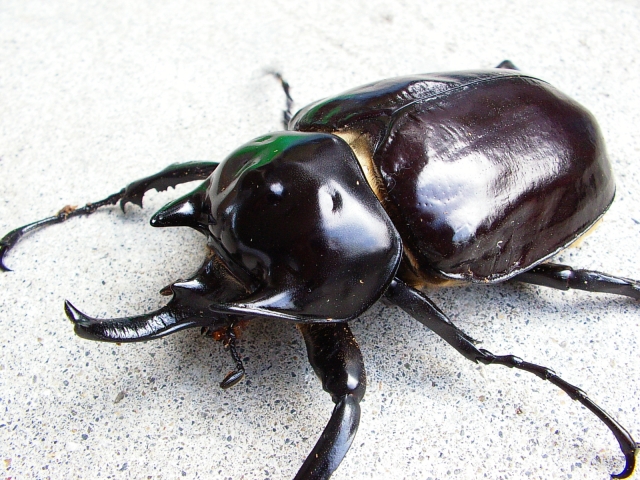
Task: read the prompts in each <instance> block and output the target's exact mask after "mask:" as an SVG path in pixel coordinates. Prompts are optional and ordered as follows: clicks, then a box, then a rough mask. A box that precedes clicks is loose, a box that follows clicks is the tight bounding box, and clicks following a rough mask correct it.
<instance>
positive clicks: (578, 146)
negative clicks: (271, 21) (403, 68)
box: [0, 61, 640, 479]
mask: <svg viewBox="0 0 640 480" xmlns="http://www.w3.org/2000/svg"><path fill="white" fill-rule="evenodd" d="M276 76H278V78H279V79H280V80H281V82H282V85H283V87H284V89H285V93H286V94H287V98H288V100H289V102H288V103H289V105H290V100H291V98H290V96H289V87H288V85H287V84H286V82H284V80H283V79H282V77H281V76H279V74H276ZM285 123H286V124H287V125H286V126H287V131H284V132H275V133H271V134H268V135H265V136H263V137H260V138H257V139H255V140H253V141H251V142H249V143H247V144H245V145H244V146H242V147H240V148H239V149H238V150H236V151H235V152H233V153H232V154H231V155H229V156H228V157H227V158H226V159H225V160H223V161H222V162H220V163H216V162H190V163H183V164H174V165H171V166H170V167H167V168H166V169H164V170H162V171H161V172H159V173H157V174H155V175H152V176H150V177H147V178H144V179H141V180H138V181H136V182H133V183H131V184H130V185H128V186H127V187H126V188H124V189H122V190H121V191H120V192H118V193H116V194H114V195H111V196H110V197H108V198H106V199H104V200H101V201H99V202H94V203H90V204H87V205H86V206H85V207H82V208H78V209H70V208H67V209H63V210H62V211H60V212H59V213H58V214H57V215H55V216H53V217H50V218H46V219H44V220H40V221H38V222H34V223H32V224H28V225H26V226H24V227H21V228H18V229H16V230H13V231H11V232H9V233H8V234H7V235H6V236H5V237H4V238H3V239H2V240H0V267H2V269H3V270H8V269H7V268H6V267H5V264H4V260H5V257H6V254H7V252H8V251H9V250H10V249H11V248H12V247H13V246H14V245H15V244H16V242H17V241H18V240H19V239H20V237H22V236H23V235H24V234H25V233H28V232H30V231H33V230H36V229H38V228H41V227H43V226H46V225H49V224H54V223H60V222H62V221H65V220H66V219H68V218H71V217H74V216H79V215H87V214H91V213H93V212H94V211H95V210H96V209H97V208H99V207H102V206H105V205H115V204H116V203H118V202H120V205H121V207H122V209H123V210H124V207H125V205H126V204H127V203H135V204H137V205H139V206H142V198H143V196H144V194H145V192H147V191H148V190H151V189H155V190H165V189H167V188H168V187H170V186H175V185H177V184H179V183H184V182H189V181H194V180H201V181H202V180H203V182H202V183H200V185H199V186H198V187H197V188H196V189H195V190H193V191H192V192H191V193H189V194H188V195H185V196H184V197H182V198H180V199H178V200H176V201H174V202H171V203H169V204H168V205H166V206H165V207H163V208H162V209H161V210H160V211H159V212H157V213H156V214H155V215H154V216H153V217H152V219H151V224H152V225H153V226H156V227H168V226H186V227H191V228H194V229H196V230H198V231H199V232H201V233H202V234H204V235H205V236H206V237H207V240H208V250H209V251H208V255H207V256H206V258H205V260H204V262H203V264H202V266H201V267H200V268H199V269H198V271H197V272H195V273H194V274H193V275H192V276H191V277H189V278H188V279H187V280H180V281H178V282H176V283H173V284H171V285H169V286H167V287H166V288H164V289H163V290H162V293H163V294H165V295H168V296H171V300H170V301H169V302H168V304H167V305H166V306H165V307H162V308H161V309H160V310H158V311H155V312H151V313H148V314H144V315H140V316H135V317H127V318H118V319H96V318H91V317H89V316H87V315H85V314H84V313H82V312H81V311H79V310H78V309H77V308H75V307H74V306H73V305H71V303H69V302H66V304H65V311H66V314H67V316H68V317H69V318H70V319H71V321H72V322H73V323H74V325H75V331H76V333H77V334H78V335H80V336H81V337H83V338H88V339H92V340H102V341H109V342H134V341H142V340H149V339H152V338H158V337H161V336H163V335H167V334H169V333H172V332H175V331H177V330H181V329H184V328H189V327H199V328H201V329H203V331H205V332H208V333H210V334H211V335H212V336H213V337H214V338H216V339H219V340H222V341H224V342H225V343H226V344H227V345H228V346H229V350H230V352H231V355H232V357H233V360H234V362H235V365H236V368H235V370H234V371H233V372H231V373H230V374H228V375H227V376H226V377H225V378H224V379H223V380H222V382H221V386H222V387H223V388H227V387H231V386H232V385H234V384H236V383H237V382H239V381H240V380H241V379H242V377H243V375H244V367H243V365H242V361H241V359H240V357H239V355H238V354H237V352H236V342H237V332H238V329H239V327H240V326H241V325H242V324H244V323H246V322H247V321H250V320H251V319H255V318H267V319H273V320H284V321H289V322H293V323H294V324H296V325H297V327H298V329H299V330H300V332H301V333H302V335H303V337H304V340H305V343H306V346H307V351H308V356H309V361H310V363H311V365H312V366H313V368H314V370H315V372H316V373H317V375H318V376H319V377H320V379H321V381H322V384H323V387H324V389H325V390H326V391H327V392H328V393H329V394H330V395H331V398H332V400H333V402H334V403H335V408H334V410H333V414H332V416H331V418H330V420H329V423H328V425H327V427H326V428H325V430H324V432H322V434H321V436H320V439H319V440H318V441H317V443H316V445H315V447H314V449H313V451H312V452H311V453H310V454H309V456H308V457H307V459H306V461H305V462H304V464H303V465H302V467H301V468H300V470H299V471H298V474H297V475H296V477H295V478H297V479H325V478H328V477H330V476H331V474H332V473H333V471H334V470H335V469H336V468H337V467H338V465H339V464H340V462H341V460H342V458H343V457H344V455H345V454H346V453H347V451H348V449H349V447H350V445H351V443H352V441H353V438H354V436H355V433H356V430H357V428H358V423H359V419H360V405H359V403H360V400H361V399H362V397H363V396H364V393H365V387H366V376H365V369H364V363H363V358H362V355H361V353H360V349H359V347H358V344H357V342H356V340H355V338H354V337H353V335H352V333H351V330H350V328H349V324H348V322H349V321H350V320H352V319H354V318H356V317H357V316H359V315H360V314H362V313H363V312H365V311H366V310H367V309H368V308H369V307H371V306H372V305H373V304H374V303H376V302H377V301H378V300H380V299H386V300H387V301H390V302H391V303H393V304H395V305H397V306H399V307H400V308H401V309H403V310H404V311H405V312H407V313H408V314H409V315H411V316H412V317H414V318H415V319H416V320H418V321H419V322H421V323H422V324H424V325H425V326H426V327H428V328H429V329H431V330H432V331H433V332H435V333H436V334H437V335H439V336H440V337H442V338H443V339H444V340H445V341H446V342H448V343H449V344H450V345H451V346H452V347H453V348H455V349H456V350H457V351H458V352H460V353H461V354H462V355H464V356H465V357H466V358H468V359H469V360H471V361H473V362H481V363H483V364H499V365H504V366H507V367H510V368H516V369H519V370H524V371H527V372H531V373H533V374H535V375H537V376H539V377H540V378H542V379H544V380H548V381H550V382H551V383H553V384H554V385H556V386H557V387H559V388H560V389H562V390H563V391H564V392H566V393H567V394H568V395H569V396H570V397H571V398H573V399H574V400H577V401H578V402H580V403H581V404H582V405H583V406H585V407H586V408H587V409H589V410H590V411H591V412H593V413H594V414H595V415H596V416H597V417H598V418H599V419H600V420H602V421H603V422H604V423H605V424H606V425H607V427H608V428H609V429H610V431H611V432H612V433H613V435H614V436H615V438H616V439H617V441H618V443H619V444H620V448H621V450H622V453H623V454H624V457H625V461H626V464H625V467H624V469H623V470H622V472H620V473H618V474H615V475H613V476H614V477H616V478H626V477H629V476H630V475H631V474H632V473H633V470H634V467H635V456H636V454H637V451H638V446H637V444H636V442H635V441H634V440H633V438H632V437H631V435H630V434H629V432H628V431H627V430H626V429H625V428H623V427H622V426H621V425H620V424H619V423H618V422H617V421H616V420H615V419H614V418H613V417H611V416H610V415H609V414H607V413H606V412H605V411H604V410H603V409H601V408H600V407H599V406H598V405H596V404H595V403H594V402H593V401H591V399H589V397H587V395H586V394H585V393H584V392H583V391H582V390H580V389H579V388H577V387H575V386H573V385H571V384H569V383H567V382H566V381H565V380H563V379H561V378H559V377H558V376H557V375H556V374H555V373H554V372H553V371H552V370H550V369H549V368H546V367H543V366H539V365H535V364H532V363H528V362H525V361H524V360H522V359H520V358H518V357H516V356H513V355H494V354H493V353H491V352H489V351H488V350H485V349H481V348H478V347H476V345H475V344H474V341H473V340H472V339H471V338H470V337H468V336H467V335H466V334H465V333H464V332H462V331H461V330H460V329H458V328H457V327H456V326H455V325H454V324H453V323H452V322H451V321H450V320H449V319H448V318H447V317H446V316H445V314H444V313H443V312H442V311H441V310H440V309H438V307H437V306H436V305H435V304H434V303H433V302H431V300H429V298H428V297H427V296H426V295H425V293H424V292H425V291H426V289H427V288H428V287H429V286H430V285H446V284H449V283H464V282H475V283H483V284H494V283H498V282H502V281H505V280H508V279H514V280H516V281H522V282H527V283H533V284H538V285H543V286H547V287H551V288H558V289H564V290H566V289H581V290H587V291H591V292H605V293H612V294H617V295H626V296H628V297H631V298H633V299H636V300H637V299H640V284H639V283H638V282H637V281H635V280H630V279H626V278H620V277H614V276H611V275H607V274H604V273H599V272H594V271H589V270H574V269H573V268H571V267H569V266H566V265H558V264H553V263H548V262H546V261H547V260H548V259H549V258H550V257H551V256H552V255H554V254H555V253H557V252H558V251H559V250H561V249H563V248H565V247H567V246H569V245H570V244H571V243H573V242H574V241H576V240H577V239H578V238H580V237H581V236H582V235H583V234H585V233H586V232H587V231H588V230H589V229H590V228H591V227H593V226H594V224H595V223H596V222H597V221H598V220H599V219H600V217H601V216H602V215H603V214H604V213H605V211H606V210H607V208H608V207H609V205H610V204H611V202H612V201H613V197H614V194H615V185H614V181H613V176H612V172H611V166H610V164H609V161H608V159H607V156H606V151H605V147H604V142H603V139H602V136H601V134H600V130H599V128H598V126H597V124H596V122H595V119H594V118H593V117H592V116H591V114H590V113H589V112H588V111H587V110H586V109H584V108H583V107H582V106H580V105H579V104H577V103H576V102H574V101H573V100H571V99H570V98H568V97H567V96H566V95H564V94H562V93H561V92H559V91H558V90H556V89H555V88H553V87H552V86H551V85H549V84H547V83H546V82H544V81H542V80H539V79H536V78H534V77H531V76H528V75H526V74H523V73H521V72H520V71H518V70H517V69H515V67H514V66H513V65H512V64H511V63H510V62H508V61H506V62H503V63H502V64H500V65H499V66H498V68H496V69H490V70H483V71H465V72H452V73H440V74H430V75H416V76H411V77H404V78H394V79H390V80H384V81H380V82H376V83H372V84H370V85H365V86H363V87H360V88H356V89H354V90H350V91H348V92H345V93H344V94H342V95H338V96H336V97H332V98H329V99H327V100H322V101H319V102H316V103H314V104H312V105H309V106H307V107H305V108H303V109H302V110H300V111H299V112H298V113H297V114H296V115H294V116H293V117H291V115H290V112H289V109H287V111H286V112H285Z"/></svg>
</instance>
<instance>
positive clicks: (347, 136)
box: [331, 130, 465, 290]
mask: <svg viewBox="0 0 640 480" xmlns="http://www.w3.org/2000/svg"><path fill="white" fill-rule="evenodd" d="M331 133H333V135H335V136H337V137H340V138H341V139H343V140H344V141H345V142H347V144H348V145H349V146H350V147H351V150H353V153H354V154H355V156H356V159H357V160H358V163H359V164H360V168H362V172H363V173H364V176H365V178H366V179H367V183H368V184H369V186H370V187H371V190H372V191H373V193H374V194H375V196H376V197H377V198H378V200H379V201H380V203H381V204H382V206H383V207H384V209H385V210H386V211H387V212H389V208H388V202H389V200H388V196H387V190H386V188H385V185H384V182H383V180H382V176H381V175H380V171H379V170H378V168H377V167H376V165H375V163H374V161H373V144H372V141H371V137H370V136H369V135H367V134H366V133H362V132H356V131H353V130H341V131H335V132H331ZM402 250H403V256H404V260H405V262H403V263H404V264H405V265H404V266H401V267H400V271H399V272H398V275H399V276H400V278H402V280H403V281H405V282H406V283H408V284H409V285H411V286H412V287H414V288H417V289H419V290H425V289H426V288H428V287H434V286H438V287H444V286H450V285H459V284H463V283H465V282H463V281H460V280H453V279H445V278H442V277H435V276H432V275H428V274H427V273H425V272H423V271H421V268H420V266H419V265H418V261H417V260H416V257H415V255H414V254H413V252H412V251H411V250H410V249H408V248H407V245H403V249H402Z"/></svg>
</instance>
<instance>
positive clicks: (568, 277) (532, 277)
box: [514, 263, 640, 300]
mask: <svg viewBox="0 0 640 480" xmlns="http://www.w3.org/2000/svg"><path fill="white" fill-rule="evenodd" d="M514 280H517V281H519V282H525V283H533V284H534V285H542V286H543V287H550V288H557V289H558V290H571V289H575V290H586V291H587V292H601V293H613V294H614V295H626V296H627V297H631V298H635V299H636V300H640V282H638V281H636V280H632V279H630V278H624V277H614V276H613V275H608V274H606V273H601V272H595V271H593V270H574V269H573V268H571V267H570V266H568V265H560V264H557V263H543V264H541V265H538V266H537V267H534V268H532V269H531V270H529V271H528V272H524V273H521V274H520V275H517V276H516V277H514Z"/></svg>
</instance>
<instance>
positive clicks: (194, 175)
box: [0, 161, 218, 272]
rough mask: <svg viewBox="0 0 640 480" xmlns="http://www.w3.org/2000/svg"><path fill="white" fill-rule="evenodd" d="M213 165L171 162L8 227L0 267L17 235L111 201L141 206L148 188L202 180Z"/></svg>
mask: <svg viewBox="0 0 640 480" xmlns="http://www.w3.org/2000/svg"><path fill="white" fill-rule="evenodd" d="M217 166H218V163H216V162H207V161H194V162H186V163H174V164H171V165H169V166H168V167H167V168H165V169H164V170H161V171H160V172H158V173H156V174H154V175H150V176H148V177H145V178H142V179H140V180H136V181H135V182H132V183H130V184H129V185H127V186H126V187H125V188H123V189H122V190H120V191H119V192H118V193H114V194H112V195H109V196H108V197H107V198H105V199H103V200H99V201H97V202H91V203H87V204H86V205H85V206H84V207H79V208H76V207H72V206H69V205H67V206H66V207H63V208H62V209H60V210H59V211H58V213H57V214H55V215H53V216H51V217H47V218H44V219H42V220H38V221H36V222H32V223H29V224H27V225H24V226H22V227H19V228H16V229H15V230H11V231H10V232H9V233H7V234H6V235H5V236H4V237H2V239H0V270H2V271H5V272H8V271H10V269H9V268H7V267H6V266H5V264H4V257H5V255H6V254H7V253H8V252H9V250H11V249H12V248H13V247H14V246H15V245H16V243H18V241H19V240H20V238H22V236H24V235H25V234H27V233H29V232H33V231H35V230H40V229H41V228H43V227H46V226H48V225H54V224H56V223H62V222H64V221H66V220H68V219H69V218H72V217H79V216H83V215H91V214H92V213H93V212H95V211H96V210H97V209H98V208H101V207H104V206H107V205H115V204H116V203H118V202H120V207H121V208H122V211H123V212H124V207H125V205H126V204H127V203H135V204H136V205H138V206H140V207H142V197H143V196H144V194H145V193H146V192H148V191H149V190H151V189H155V190H157V191H163V190H166V189H167V188H169V187H175V186H176V185H178V184H181V183H186V182H191V181H194V180H204V179H205V178H207V177H208V176H209V175H211V173H212V172H213V171H214V170H215V169H216V167H217Z"/></svg>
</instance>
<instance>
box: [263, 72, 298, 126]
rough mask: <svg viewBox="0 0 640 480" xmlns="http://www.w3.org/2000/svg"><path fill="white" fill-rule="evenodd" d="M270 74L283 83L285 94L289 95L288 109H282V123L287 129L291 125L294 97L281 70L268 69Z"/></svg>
mask: <svg viewBox="0 0 640 480" xmlns="http://www.w3.org/2000/svg"><path fill="white" fill-rule="evenodd" d="M267 73H268V74H269V75H273V76H274V77H275V78H276V79H277V80H278V81H279V82H280V85H282V90H284V94H285V95H286V97H287V109H286V110H283V111H282V124H283V125H284V129H285V130H287V129H288V127H289V120H291V116H292V115H291V108H293V98H292V97H291V93H290V88H291V87H290V86H289V82H287V81H286V80H285V79H284V77H283V76H282V74H281V73H280V72H277V71H275V70H267Z"/></svg>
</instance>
